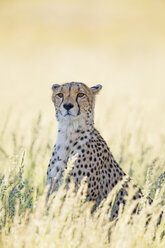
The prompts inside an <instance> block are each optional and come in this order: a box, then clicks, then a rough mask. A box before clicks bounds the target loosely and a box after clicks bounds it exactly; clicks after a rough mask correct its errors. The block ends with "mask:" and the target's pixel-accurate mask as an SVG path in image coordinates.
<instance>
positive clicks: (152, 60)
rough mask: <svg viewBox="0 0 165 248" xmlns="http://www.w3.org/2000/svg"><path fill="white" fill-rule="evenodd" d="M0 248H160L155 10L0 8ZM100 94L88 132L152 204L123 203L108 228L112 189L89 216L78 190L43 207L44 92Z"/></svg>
mask: <svg viewBox="0 0 165 248" xmlns="http://www.w3.org/2000/svg"><path fill="white" fill-rule="evenodd" d="M0 7H1V8H0V18H1V22H0V30H1V31H0V54H1V56H0V68H1V80H0V247H1V248H14V247H16V248H23V247H24V248H29V247H32V248H33V247H35V248H36V247H39V248H42V247H52V248H54V247H58V248H59V247H64V248H65V247H66V248H70V247H71V248H74V247H75V248H76V247H78V248H81V247H82V248H83V247H84V248H86V247H89V248H90V247H91V248H93V247H96V248H97V247H101V248H104V247H106V248H107V247H113V248H119V247H122V248H134V247H135V248H141V247H142V248H143V247H144V248H161V247H162V248H164V247H165V231H164V230H165V216H164V214H163V216H162V218H161V219H160V213H162V211H164V207H165V184H164V180H165V174H164V173H165V172H164V168H165V153H164V151H165V129H164V127H165V116H164V109H165V100H164V92H165V83H164V82H165V76H164V57H165V47H164V42H165V32H164V23H165V15H164V9H165V6H164V2H163V1H159V0H158V1H154V0H151V1H147V0H145V1H129V0H127V1H121V0H119V1H106V0H105V1H104V4H103V1H99V0H97V1H93V0H91V1H79V2H78V1H77V2H75V1H71V2H70V1H66V0H61V1H57V0H55V1H52V0H47V1H45V0H40V1H39V0H33V1H30V0H29V1H26V0H24V1H19V0H15V1H12V2H11V1H8V0H5V1H1V2H0ZM73 80H74V81H83V82H84V83H87V84H88V85H89V86H92V85H93V84H95V83H101V84H103V89H102V91H101V92H100V95H99V96H98V97H97V101H96V111H95V125H96V127H97V128H98V129H99V131H100V132H101V134H102V136H103V137H104V138H105V140H106V141H107V143H108V145H109V146H110V148H111V151H112V153H113V154H114V156H115V158H116V160H117V161H118V163H119V164H120V166H121V167H122V168H123V170H124V171H125V172H126V173H127V174H128V175H129V176H130V177H131V178H132V179H133V180H134V182H135V183H136V184H137V185H139V186H140V187H141V188H142V190H143V192H144V194H145V195H150V197H151V198H152V199H153V204H152V205H147V204H146V202H145V199H143V200H141V201H140V203H139V204H140V212H139V214H135V215H133V216H132V217H131V212H132V210H133V208H134V206H135V205H134V204H135V203H134V202H132V201H131V200H130V199H131V195H132V193H133V192H132V191H130V195H129V196H128V200H127V205H126V208H125V209H124V211H123V212H122V209H121V213H120V216H119V219H118V221H117V222H116V221H114V222H110V221H109V216H110V211H111V208H110V207H109V203H110V202H111V201H113V200H114V198H115V193H116V190H117V189H115V190H114V191H113V192H112V193H111V194H110V195H109V196H108V198H107V200H105V202H103V203H102V205H101V206H100V207H99V208H98V209H97V210H96V211H95V212H94V214H93V215H91V209H92V203H89V202H85V201H84V198H85V189H86V186H85V184H83V185H82V186H81V188H80V190H79V192H78V194H77V195H76V194H75V192H74V187H73V185H72V183H71V184H70V188H69V190H68V191H67V190H66V189H65V182H64V183H63V185H62V186H61V188H60V190H59V191H58V193H57V194H56V195H54V198H53V197H52V198H50V199H49V202H48V203H46V191H47V189H45V179H46V170H47V165H48V162H49V158H50V156H51V152H52V147H53V145H54V143H55V140H56V133H57V123H56V121H55V118H54V108H53V104H52V103H51V84H52V83H53V82H58V83H59V82H66V81H73Z"/></svg>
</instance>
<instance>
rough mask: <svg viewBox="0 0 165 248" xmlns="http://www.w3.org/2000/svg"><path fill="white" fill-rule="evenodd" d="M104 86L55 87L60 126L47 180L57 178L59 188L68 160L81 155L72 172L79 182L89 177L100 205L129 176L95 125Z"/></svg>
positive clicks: (122, 192)
mask: <svg viewBox="0 0 165 248" xmlns="http://www.w3.org/2000/svg"><path fill="white" fill-rule="evenodd" d="M101 89H102V86H101V85H96V86H93V87H91V88H90V87H88V86H87V85H85V84H84V83H79V82H71V83H65V84H62V85H59V84H54V85H53V86H52V90H53V94H52V101H53V103H54V105H55V113H56V119H57V121H58V124H59V127H58V136H57V141H56V144H55V146H54V150H53V153H52V157H51V159H50V163H49V165H48V169H47V180H46V184H51V183H52V180H54V181H53V182H55V183H54V184H53V185H54V186H53V187H54V189H53V190H54V191H56V190H58V187H59V185H60V180H61V178H62V174H63V171H64V169H65V168H66V167H67V162H68V160H69V159H70V158H71V157H72V156H74V155H76V154H77V159H76V161H75V164H74V167H73V168H72V170H71V172H70V175H71V176H72V177H73V178H74V181H75V184H76V185H79V184H80V183H81V180H82V179H83V178H84V177H86V180H87V185H88V189H87V197H88V199H89V200H92V201H95V202H96V204H97V205H98V204H99V203H100V202H101V201H102V200H103V199H104V198H105V197H106V196H107V195H108V193H109V192H110V191H111V190H112V189H113V188H114V186H115V185H116V184H117V183H118V182H119V181H121V180H122V179H123V177H125V176H126V174H125V172H124V171H123V170H122V169H121V168H120V166H119V165H118V163H117V162H116V161H115V159H114V157H113V155H112V153H111V151H110V149H109V147H108V145H107V143H106V141H105V140H104V139H103V138H102V136H101V135H100V133H99V131H98V130H97V129H96V128H95V127H94V108H95V97H96V95H97V94H98V93H99V92H100V90H101ZM127 187H128V185H127V183H125V185H124V186H123V187H122V189H121V190H120V192H119V195H118V200H117V204H116V206H117V207H116V208H115V212H114V214H113V216H112V219H113V218H115V217H116V216H117V214H118V210H119V205H120V203H122V204H125V200H124V196H125V195H126V193H127V192H126V188H127ZM138 197H141V192H140V191H138V192H137V194H136V195H135V196H134V198H135V199H136V198H138Z"/></svg>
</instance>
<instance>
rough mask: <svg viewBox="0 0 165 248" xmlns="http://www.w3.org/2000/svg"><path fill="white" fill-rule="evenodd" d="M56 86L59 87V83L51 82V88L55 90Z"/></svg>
mask: <svg viewBox="0 0 165 248" xmlns="http://www.w3.org/2000/svg"><path fill="white" fill-rule="evenodd" d="M58 87H60V85H59V84H53V85H52V90H56V89H57V88H58Z"/></svg>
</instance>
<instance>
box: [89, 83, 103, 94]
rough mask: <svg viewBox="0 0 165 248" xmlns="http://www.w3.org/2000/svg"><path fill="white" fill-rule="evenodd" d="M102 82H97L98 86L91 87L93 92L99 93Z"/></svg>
mask: <svg viewBox="0 0 165 248" xmlns="http://www.w3.org/2000/svg"><path fill="white" fill-rule="evenodd" d="M102 87H103V86H102V85H101V84H97V85H96V86H93V87H91V88H90V89H91V90H92V92H93V94H94V95H96V94H98V93H99V91H100V90H101V89H102Z"/></svg>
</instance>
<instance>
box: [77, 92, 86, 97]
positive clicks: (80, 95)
mask: <svg viewBox="0 0 165 248" xmlns="http://www.w3.org/2000/svg"><path fill="white" fill-rule="evenodd" d="M77 96H78V97H83V96H85V94H84V93H78V95H77Z"/></svg>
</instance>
